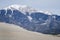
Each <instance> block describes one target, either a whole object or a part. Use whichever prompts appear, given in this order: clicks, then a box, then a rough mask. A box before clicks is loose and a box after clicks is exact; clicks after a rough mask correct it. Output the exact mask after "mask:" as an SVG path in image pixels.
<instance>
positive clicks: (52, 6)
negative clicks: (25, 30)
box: [0, 0, 60, 14]
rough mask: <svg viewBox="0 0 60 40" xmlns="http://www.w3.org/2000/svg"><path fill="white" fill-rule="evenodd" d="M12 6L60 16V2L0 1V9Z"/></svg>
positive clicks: (54, 0) (31, 0)
mask: <svg viewBox="0 0 60 40" xmlns="http://www.w3.org/2000/svg"><path fill="white" fill-rule="evenodd" d="M13 4H19V5H20V4H21V5H28V6H30V7H33V8H36V9H40V10H50V11H54V13H55V14H56V13H57V14H60V0H0V9H1V8H4V7H7V6H9V5H13Z"/></svg>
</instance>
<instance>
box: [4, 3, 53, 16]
mask: <svg viewBox="0 0 60 40" xmlns="http://www.w3.org/2000/svg"><path fill="white" fill-rule="evenodd" d="M4 9H6V10H7V9H12V10H15V9H16V10H19V11H21V12H23V13H25V12H29V13H31V12H41V13H44V14H47V15H52V14H51V12H49V11H42V10H38V9H35V8H32V7H29V6H27V5H18V4H14V5H10V6H8V7H6V8H4Z"/></svg>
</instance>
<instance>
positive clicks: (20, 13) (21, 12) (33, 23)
mask: <svg viewBox="0 0 60 40" xmlns="http://www.w3.org/2000/svg"><path fill="white" fill-rule="evenodd" d="M0 22H5V23H10V24H15V25H18V26H21V27H23V28H25V29H27V30H30V31H35V32H39V33H45V34H60V16H58V15H53V14H52V13H51V12H48V11H45V12H44V11H40V10H37V9H34V8H31V7H28V6H26V5H11V6H8V7H6V8H3V9H0Z"/></svg>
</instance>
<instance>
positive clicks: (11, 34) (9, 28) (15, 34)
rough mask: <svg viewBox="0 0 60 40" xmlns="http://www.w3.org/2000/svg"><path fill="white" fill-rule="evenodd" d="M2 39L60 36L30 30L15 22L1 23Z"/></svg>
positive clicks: (37, 39)
mask: <svg viewBox="0 0 60 40" xmlns="http://www.w3.org/2000/svg"><path fill="white" fill-rule="evenodd" d="M0 40H60V37H56V36H51V35H45V34H41V33H36V32H30V31H27V30H25V29H22V28H20V27H19V26H16V25H13V24H6V23H0Z"/></svg>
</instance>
